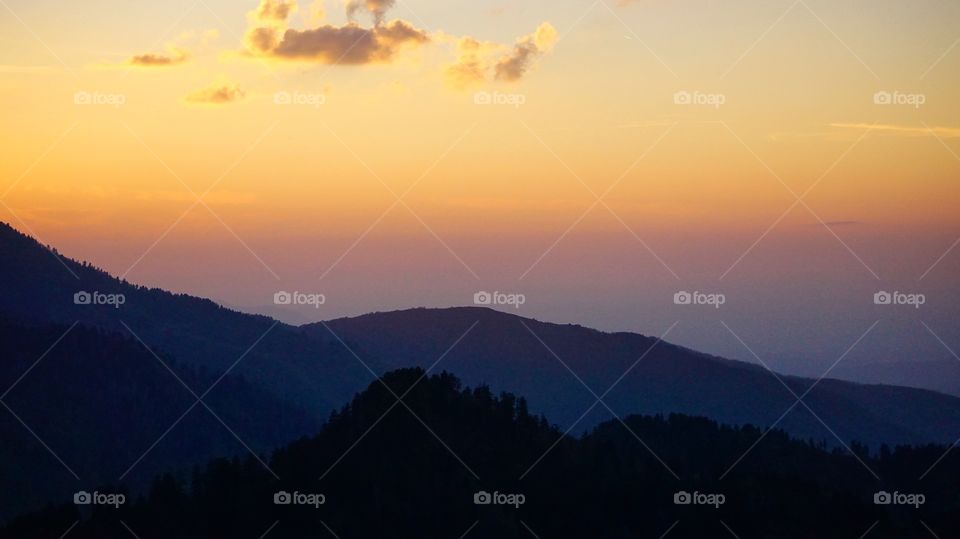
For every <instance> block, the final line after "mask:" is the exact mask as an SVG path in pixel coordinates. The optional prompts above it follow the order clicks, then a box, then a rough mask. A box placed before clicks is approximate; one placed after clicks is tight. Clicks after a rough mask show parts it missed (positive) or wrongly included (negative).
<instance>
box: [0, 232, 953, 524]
mask: <svg viewBox="0 0 960 539" xmlns="http://www.w3.org/2000/svg"><path fill="white" fill-rule="evenodd" d="M84 292H86V293H97V294H101V295H109V294H122V295H123V297H124V301H123V304H122V305H119V306H113V305H110V304H83V303H84V302H82V301H81V302H79V304H78V302H76V301H75V297H74V296H75V294H77V293H84ZM0 317H3V318H4V319H5V320H7V322H6V323H7V324H8V331H9V333H10V334H11V335H17V334H18V333H20V332H21V329H18V328H31V327H32V328H36V331H37V333H35V335H36V338H35V339H34V340H33V341H30V342H25V343H22V344H17V341H15V340H10V341H7V340H4V341H0V349H2V350H3V352H4V354H5V355H4V357H6V358H11V357H12V358H15V360H9V359H8V360H6V365H5V370H4V377H5V378H4V381H5V382H7V384H6V385H5V386H4V387H3V388H2V390H3V391H7V389H8V388H9V387H10V385H12V384H14V383H15V382H16V380H17V379H18V378H19V377H20V376H22V375H24V374H26V375H25V376H24V377H23V380H22V381H21V382H19V383H18V384H17V386H16V387H15V388H14V389H13V390H12V391H10V393H9V395H7V396H6V397H5V398H4V399H2V400H3V401H4V402H5V403H8V404H9V408H10V410H0V415H2V414H6V416H5V420H4V422H2V423H0V428H2V430H0V437H3V438H4V439H8V438H10V439H13V438H14V437H16V439H17V440H19V441H18V442H16V444H19V445H16V446H11V447H13V448H12V449H9V451H11V452H12V454H14V455H22V454H25V453H31V456H30V457H29V458H26V457H24V458H26V460H24V461H22V462H27V463H35V462H37V460H38V459H46V460H45V463H46V464H47V465H50V464H53V465H54V467H56V466H59V465H58V463H57V462H56V460H55V459H54V458H53V457H52V456H51V455H48V454H47V452H46V451H44V450H43V447H42V446H40V445H37V440H36V439H34V437H33V436H31V435H30V432H29V431H28V430H27V429H26V428H24V425H23V424H21V423H20V422H19V421H17V420H16V418H15V417H13V413H14V412H16V411H17V410H18V409H21V408H22V409H23V410H25V411H24V413H25V414H28V415H29V417H27V416H23V419H24V423H25V424H27V425H39V426H46V425H52V426H54V428H48V429H47V430H44V431H43V432H39V431H38V432H37V433H38V434H39V436H40V437H41V438H45V435H44V434H45V433H46V435H47V436H56V445H57V449H55V451H58V452H59V451H60V450H62V449H60V448H62V447H65V446H70V447H71V451H74V452H75V454H74V455H71V459H73V461H74V462H76V463H78V464H76V466H77V467H82V468H83V471H84V474H83V475H84V476H85V477H89V478H91V480H101V478H108V479H109V478H111V477H114V474H116V476H117V478H119V474H120V473H122V470H121V471H118V467H122V464H126V465H129V464H128V463H127V462H126V461H125V459H126V458H127V457H129V456H131V455H137V454H140V453H142V452H143V451H144V449H145V448H144V447H143V445H144V441H145V440H147V439H149V438H150V435H151V434H155V435H156V436H158V437H159V436H160V434H162V433H163V432H164V429H165V428H167V427H168V426H169V425H170V424H171V423H173V421H175V420H176V419H177V417H176V416H174V417H171V414H173V412H174V410H177V411H179V412H180V413H182V407H178V406H174V403H176V404H177V405H180V404H182V405H183V408H185V407H189V406H190V405H191V404H192V403H193V402H194V401H195V398H194V397H193V395H191V394H190V392H189V391H186V390H185V388H184V387H183V385H182V384H180V383H179V382H178V381H177V380H176V378H175V377H174V376H171V373H170V372H167V370H166V369H164V368H163V365H161V364H160V362H158V361H157V360H156V358H155V357H154V355H153V354H154V353H155V354H157V355H158V356H160V357H161V358H166V360H165V361H167V362H169V363H170V364H175V365H176V366H177V367H176V368H175V370H176V371H177V372H178V373H183V374H179V376H181V377H184V379H185V380H186V379H187V378H190V377H192V378H190V379H189V380H188V385H190V386H191V387H195V388H198V389H195V391H196V392H197V393H198V394H199V393H200V391H201V390H205V388H208V387H210V386H211V385H212V384H213V383H214V382H215V381H216V380H217V379H218V378H220V377H221V376H224V375H226V376H227V378H225V379H224V380H223V382H221V383H220V385H218V386H217V387H216V389H215V391H214V392H213V393H211V395H210V399H209V400H210V401H211V402H210V407H211V408H213V409H214V410H215V411H216V412H217V413H218V414H219V415H221V416H222V417H223V420H224V421H223V422H224V423H226V424H227V425H229V426H230V427H231V428H233V429H234V430H235V434H236V436H234V435H233V434H231V433H230V432H228V431H226V430H225V428H224V426H223V425H222V424H220V422H219V421H216V418H213V417H209V415H210V414H209V413H208V412H207V410H204V409H202V408H198V409H195V410H193V411H192V412H191V413H190V415H188V416H187V419H185V420H184V421H187V420H190V421H193V420H194V419H196V418H194V416H197V417H199V418H203V419H205V420H209V421H207V422H206V423H203V424H202V426H197V427H195V428H196V430H197V431H204V432H203V433H202V434H203V435H197V436H195V437H191V435H190V434H189V433H190V432H191V431H190V430H189V429H185V431H184V432H180V430H181V428H182V427H181V426H179V425H178V426H176V428H174V429H173V430H172V431H171V433H170V436H171V437H172V438H171V440H176V439H177V438H176V437H175V435H178V434H179V435H181V436H183V439H182V443H183V444H184V445H183V447H182V448H180V449H178V450H173V449H170V455H171V456H170V457H169V461H163V460H162V458H163V457H162V455H163V453H164V451H166V449H164V446H160V445H158V446H157V452H156V453H155V454H152V455H151V456H150V457H151V458H155V459H158V460H157V462H156V466H155V467H153V468H150V467H148V466H145V467H144V470H145V472H144V473H146V472H155V471H156V470H158V469H161V468H163V466H165V465H166V464H168V463H169V462H176V461H180V459H181V457H183V456H184V455H185V454H189V455H190V456H192V457H193V458H192V459H186V460H183V461H182V462H183V463H191V462H198V461H202V460H204V459H206V458H209V457H210V456H212V455H224V456H226V455H237V454H244V453H248V451H247V448H246V447H244V446H243V445H244V443H245V444H246V445H248V446H250V449H252V450H254V451H255V452H261V451H266V450H267V449H269V448H271V447H277V446H279V445H280V444H282V443H284V442H286V441H289V440H293V439H296V438H298V437H300V436H303V435H308V434H311V433H313V432H314V431H315V428H316V426H317V425H319V424H321V423H322V421H323V420H325V419H326V418H327V417H328V416H329V414H330V413H331V412H332V411H333V410H336V409H338V408H339V407H340V406H342V405H343V403H345V402H348V401H349V400H350V398H351V397H352V396H353V395H355V394H356V393H357V392H358V391H361V390H362V389H363V388H365V387H367V386H368V384H370V382H371V381H372V380H374V379H376V377H377V376H378V375H381V374H383V373H386V372H389V371H393V370H397V369H401V368H410V367H418V368H423V369H429V372H431V373H432V372H436V371H438V370H447V371H449V372H452V373H454V374H456V375H457V376H459V377H461V378H462V379H463V380H464V382H465V383H467V384H469V385H473V386H477V385H482V384H488V385H489V386H490V387H491V388H493V390H494V391H510V392H512V393H515V394H519V395H524V396H525V397H526V399H527V402H528V406H529V409H530V410H531V411H532V413H535V414H541V413H542V414H545V415H546V416H547V417H549V418H550V420H551V421H553V422H555V423H556V425H557V426H558V428H559V429H560V430H561V431H562V432H567V431H569V432H570V433H571V434H574V435H576V434H579V433H581V432H585V431H588V430H589V429H591V428H593V427H595V426H596V425H598V424H600V423H601V422H604V421H607V420H610V419H613V418H614V417H615V416H616V418H624V417H627V416H629V415H631V414H669V413H683V414H688V415H692V416H704V417H709V418H711V419H714V420H716V421H719V422H721V423H723V424H729V425H745V424H752V425H757V426H758V427H761V428H765V427H768V426H771V425H776V426H777V427H779V428H783V429H784V430H785V431H786V432H788V433H790V434H791V435H793V436H797V437H800V438H803V439H812V440H815V441H816V442H817V443H820V442H825V443H826V444H827V445H828V446H834V447H841V448H843V449H845V450H846V449H847V448H849V447H852V442H854V441H857V442H860V443H863V444H866V445H867V446H869V447H870V448H872V449H874V450H876V449H877V448H878V447H879V446H880V445H881V444H884V443H886V444H889V445H891V446H893V445H900V444H913V445H922V444H928V443H940V444H952V443H953V442H954V441H955V440H956V437H957V433H960V399H958V398H956V397H951V396H947V395H943V394H939V393H935V392H932V391H925V390H918V389H907V388H901V387H895V386H879V385H876V386H868V385H860V384H855V383H850V382H840V381H837V380H830V379H825V380H822V381H819V382H817V381H815V380H813V379H808V378H799V377H786V376H782V377H780V380H782V381H783V384H781V382H780V380H778V378H777V376H776V375H774V374H772V373H770V372H768V371H766V370H765V369H763V368H762V367H760V366H756V365H752V364H748V363H744V362H737V361H730V360H725V359H722V358H718V357H715V356H710V355H707V354H703V353H700V352H696V351H693V350H689V349H686V348H683V347H679V346H676V345H672V344H669V343H667V342H661V341H660V340H658V339H656V338H653V337H648V336H643V335H639V334H633V333H605V332H601V331H597V330H593V329H589V328H584V327H581V326H574V325H559V324H550V323H545V322H539V321H536V320H532V319H529V318H523V317H520V316H516V315H513V314H505V313H501V312H497V311H494V310H490V309H484V308H473V307H470V308H450V309H413V310H406V311H396V312H391V313H374V314H370V315H365V316H361V317H356V318H347V319H338V320H333V321H329V322H326V323H320V324H311V325H305V326H301V327H294V326H290V325H287V324H283V323H279V322H276V321H274V320H271V319H269V318H267V317H264V316H257V315H248V314H243V313H239V312H236V311H233V310H231V309H227V308H224V307H223V306H221V305H218V304H216V303H214V302H212V301H209V300H206V299H201V298H196V297H191V296H187V295H182V294H172V293H170V292H167V291H164V290H160V289H150V288H145V287H141V286H136V285H133V284H130V283H128V282H126V281H123V280H120V279H117V278H115V277H112V276H110V275H109V274H107V273H106V272H104V271H102V270H100V269H97V268H95V267H93V266H91V265H89V264H87V263H81V262H76V261H73V260H69V259H66V258H64V257H61V256H60V255H59V254H57V253H56V252H55V251H54V250H52V249H51V248H48V247H45V246H43V245H41V244H39V243H38V242H36V241H35V240H33V239H31V238H29V237H27V236H25V235H23V234H21V233H20V232H18V231H16V230H14V229H13V228H11V227H9V226H7V225H0ZM75 323H76V324H77V326H76V328H75V329H74V330H73V331H76V332H77V335H78V336H84V335H88V333H86V332H92V333H90V334H89V336H90V338H91V339H93V338H94V336H95V335H101V334H102V335H104V336H103V337H102V338H104V339H108V340H110V341H111V342H112V343H113V344H111V347H112V348H111V347H108V348H96V347H95V346H89V347H87V348H86V349H84V350H83V351H82V354H81V352H80V351H77V354H81V355H82V356H83V357H84V358H85V362H86V364H87V365H89V368H87V369H86V370H84V371H82V372H77V373H75V374H76V376H73V378H72V379H75V380H83V381H84V385H89V386H90V387H96V388H98V391H99V395H100V396H99V397H98V399H100V401H96V400H92V401H91V402H89V403H88V402H84V400H83V398H82V396H80V395H76V394H74V393H70V392H71V391H75V390H76V388H75V387H70V385H69V384H67V383H66V381H68V380H70V379H71V378H70V376H68V375H66V374H64V375H59V374H57V373H56V372H49V373H47V371H48V370H49V369H51V368H52V366H53V365H56V363H55V362H49V364H48V361H47V359H44V360H43V361H41V362H40V363H38V366H37V367H36V369H33V370H32V371H31V370H30V365H31V364H32V362H34V361H36V360H37V359H38V358H40V357H41V356H42V354H43V353H44V350H45V346H50V345H51V344H52V343H53V342H54V341H55V340H56V338H57V336H58V335H59V334H60V330H61V329H65V328H67V327H70V326H71V325H73V324H75ZM78 330H82V331H78ZM28 334H29V332H25V333H24V336H26V335H28ZM71 335H72V333H71ZM70 338H71V339H73V337H70ZM121 343H123V344H121ZM44 345H45V346H44ZM61 346H68V347H67V348H61ZM70 346H80V344H77V343H75V342H74V341H73V340H70V341H65V342H63V343H60V344H58V345H57V346H55V347H54V348H53V351H52V352H51V354H54V353H56V354H62V353H65V354H70V353H72V352H73V350H72V349H71V348H70ZM18 347H19V348H18ZM147 348H149V350H148V349H147ZM113 349H117V350H119V351H118V352H117V353H116V354H114V355H111V353H112V352H110V350H113ZM354 354H356V355H354ZM51 357H54V356H51ZM124 358H137V359H136V360H133V359H131V360H129V361H125V362H122V363H121V364H119V365H118V364H117V363H116V362H117V361H121V360H123V359H124ZM144 363H146V364H148V365H150V366H149V367H147V366H144V365H143V364H144ZM133 365H138V366H137V368H136V369H134V367H133ZM121 366H122V367H123V369H134V370H131V371H130V372H129V374H127V375H124V376H120V375H119V374H114V371H116V370H117V369H119V368H120V367H121ZM148 368H149V369H153V370H147V369H148ZM160 369H162V370H160ZM34 371H35V372H34ZM63 372H64V373H73V371H70V370H69V369H66V370H64V371H63ZM117 372H118V373H119V372H121V371H117ZM124 372H125V371H124ZM44 373H47V374H44ZM186 373H194V374H186ZM81 375H83V376H81ZM44 376H48V377H50V379H51V380H53V381H57V383H59V384H60V386H56V384H55V385H54V386H53V387H55V388H56V387H59V389H57V391H60V393H56V392H51V393H50V395H49V402H50V403H51V405H50V406H37V405H31V403H30V398H31V397H30V396H31V395H33V394H36V393H42V391H41V390H40V389H34V391H33V392H32V393H27V391H26V390H28V389H30V388H31V387H33V386H31V384H44V383H47V382H46V380H47V379H46V378H44ZM161 381H162V383H163V384H166V385H164V386H163V388H164V389H163V391H164V392H163V393H157V395H159V397H158V398H159V399H161V400H162V401H163V402H164V403H165V405H164V406H162V407H157V408H156V409H154V408H153V407H151V406H147V405H145V404H144V402H146V400H144V401H143V402H140V401H136V400H135V399H134V398H133V397H131V396H130V395H131V394H132V395H134V396H135V397H137V398H143V399H146V398H147V396H148V395H152V394H153V392H155V391H159V390H158V389H155V387H154V386H156V385H157V384H160V383H161ZM581 381H582V382H581ZM785 385H786V387H785ZM39 387H40V386H36V388H39ZM231 388H232V393H228V390H230V389H231ZM788 388H789V389H788ZM811 388H812V389H811ZM808 390H809V393H808V394H805V393H806V392H807V391H808ZM795 395H796V396H804V399H803V402H802V403H798V402H797V398H796V396H795ZM597 397H602V399H601V400H600V401H598V399H597ZM215 398H222V399H223V402H222V403H217V404H216V405H214V403H213V400H214V399H215ZM17 399H22V401H20V400H17ZM124 399H127V400H124ZM131 399H133V400H131ZM177 399H180V400H177ZM110 402H118V403H128V404H126V405H118V406H113V407H110V406H108V405H107V404H106V403H110ZM151 402H153V401H151ZM256 403H262V407H263V408H262V410H260V411H258V410H257V409H256V406H260V404H256ZM134 404H137V405H136V406H135V405H134ZM65 409H66V412H65ZM28 411H29V412H28ZM67 412H69V413H75V416H70V415H69V413H68V414H67V415H64V414H65V413H67ZM97 414H102V415H97ZM114 418H115V419H116V421H115V422H111V420H113V419H114ZM228 419H229V420H228ZM71 420H72V423H70V421H71ZM211 421H212V422H211ZM88 422H89V423H90V424H91V425H92V426H95V427H97V428H92V429H91V430H90V432H91V434H89V435H87V434H85V433H86V432H87V431H85V430H84V428H83V426H84V425H85V424H87V423H88ZM114 423H115V424H117V425H132V426H131V427H129V428H125V429H119V428H117V429H114V430H112V431H111V430H109V427H110V426H111V425H112V424H114ZM64 424H66V425H67V427H69V428H64V429H60V428H57V427H56V426H59V425H64ZM134 427H136V428H134ZM130 428H132V429H133V430H129V429H130ZM38 429H39V430H43V429H40V428H39V427H38ZM98 429H99V430H98ZM138 429H139V430H138ZM48 431H49V432H48ZM158 431H159V432H158ZM214 432H216V433H218V434H222V435H224V436H225V437H222V438H219V439H218V440H217V441H214V440H212V439H211V438H210V435H212V433H214ZM51 433H56V434H55V435H54V434H51ZM101 436H102V437H101ZM757 438H760V435H759V434H758V435H757ZM107 442H109V444H108V443H107ZM240 442H243V443H240ZM149 443H152V440H150V441H148V442H147V445H148V446H149ZM171 443H174V442H171ZM31 444H32V445H31ZM224 444H228V445H229V447H227V446H225V445H224ZM107 445H109V447H107ZM760 445H762V444H760ZM51 447H52V445H51ZM63 451H65V450H63ZM178 451H180V452H178ZM36 454H39V455H40V457H37V456H36ZM64 460H65V461H66V460H67V458H66V457H64ZM18 462H20V461H18V460H17V458H12V460H11V459H8V460H7V461H6V463H5V465H6V466H8V467H9V468H7V469H8V470H9V473H10V474H12V475H16V474H20V476H19V477H18V478H17V481H20V482H21V484H24V485H27V486H26V487H25V488H28V489H29V491H30V492H31V494H30V495H27V496H23V497H22V498H20V501H21V502H22V503H24V504H28V502H29V503H31V504H32V503H33V502H34V501H39V500H42V499H50V498H51V497H55V496H57V495H58V494H59V493H60V492H61V490H60V489H61V488H62V486H61V483H59V482H46V481H37V482H36V483H31V484H28V483H29V482H28V481H27V480H26V479H24V476H23V474H29V473H30V471H29V469H26V468H25V469H24V470H23V471H18V470H20V468H18ZM80 463H82V464H80ZM121 463H122V464H121ZM27 468H29V467H27ZM137 471H140V468H139V467H138V468H137ZM58 473H59V474H66V471H65V470H58ZM77 473H78V475H80V474H79V472H77ZM67 477H68V478H70V479H71V480H72V478H71V477H70V476H69V475H67ZM58 481H59V480H58ZM4 507H5V506H4ZM0 516H4V515H0Z"/></svg>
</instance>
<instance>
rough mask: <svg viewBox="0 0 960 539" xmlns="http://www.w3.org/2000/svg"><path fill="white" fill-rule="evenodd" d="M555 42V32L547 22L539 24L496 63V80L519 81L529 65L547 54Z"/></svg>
mask: <svg viewBox="0 0 960 539" xmlns="http://www.w3.org/2000/svg"><path fill="white" fill-rule="evenodd" d="M556 42H557V30H556V29H555V28H554V27H553V26H552V25H551V24H550V23H548V22H545V23H543V24H541V25H540V26H539V27H538V28H537V30H536V31H535V32H534V33H532V34H530V35H528V36H524V37H522V38H520V39H518V40H517V44H516V45H514V47H513V51H511V52H510V54H508V55H506V56H504V57H503V58H501V59H500V61H499V62H497V65H496V77H497V79H498V80H506V81H516V80H520V79H521V78H523V75H524V74H525V73H526V72H527V70H529V69H530V64H531V63H532V62H533V61H534V60H535V59H536V58H537V57H539V56H541V55H543V54H546V53H547V52H549V51H550V49H552V48H553V45H554V44H555V43H556Z"/></svg>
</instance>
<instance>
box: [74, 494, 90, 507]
mask: <svg viewBox="0 0 960 539" xmlns="http://www.w3.org/2000/svg"><path fill="white" fill-rule="evenodd" d="M73 503H74V504H76V505H90V504H91V503H93V498H92V497H91V496H90V493H89V492H87V491H85V490H81V491H80V492H75V493H74V494H73Z"/></svg>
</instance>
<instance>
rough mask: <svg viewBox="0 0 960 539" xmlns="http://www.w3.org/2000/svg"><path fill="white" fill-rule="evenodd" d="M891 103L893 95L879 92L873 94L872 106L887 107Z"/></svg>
mask: <svg viewBox="0 0 960 539" xmlns="http://www.w3.org/2000/svg"><path fill="white" fill-rule="evenodd" d="M891 103H893V94H891V93H890V92H884V91H880V92H877V93H875V94H873V104H874V105H889V104H891Z"/></svg>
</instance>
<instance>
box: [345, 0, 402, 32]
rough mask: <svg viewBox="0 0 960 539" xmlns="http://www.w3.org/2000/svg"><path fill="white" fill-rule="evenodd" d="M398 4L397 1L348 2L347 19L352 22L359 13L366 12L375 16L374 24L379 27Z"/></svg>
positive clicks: (354, 0) (356, 0)
mask: <svg viewBox="0 0 960 539" xmlns="http://www.w3.org/2000/svg"><path fill="white" fill-rule="evenodd" d="M394 4H396V0H347V17H349V18H350V19H351V20H353V18H354V17H355V16H356V13H357V11H361V10H363V11H366V12H367V13H370V14H371V15H372V16H373V23H374V24H375V25H377V26H379V25H380V23H382V22H383V17H384V16H386V14H387V12H388V11H390V8H392V7H393V6H394Z"/></svg>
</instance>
